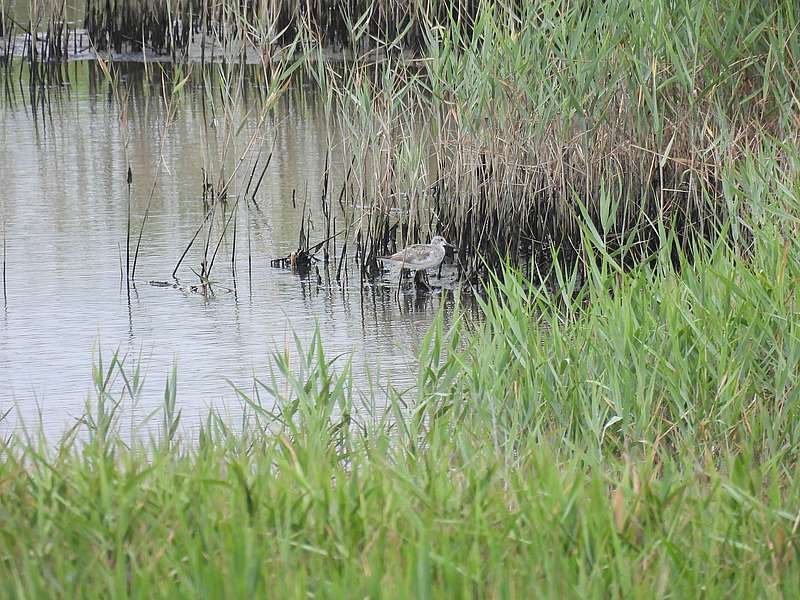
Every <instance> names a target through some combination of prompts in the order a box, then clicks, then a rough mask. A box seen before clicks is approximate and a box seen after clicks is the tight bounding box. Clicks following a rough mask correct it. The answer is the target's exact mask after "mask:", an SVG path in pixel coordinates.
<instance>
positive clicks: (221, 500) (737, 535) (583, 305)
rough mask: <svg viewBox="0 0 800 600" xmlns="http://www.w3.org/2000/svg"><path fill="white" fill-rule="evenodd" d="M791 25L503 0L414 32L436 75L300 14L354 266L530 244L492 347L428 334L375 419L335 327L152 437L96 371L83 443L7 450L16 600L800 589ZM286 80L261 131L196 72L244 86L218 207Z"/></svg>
mask: <svg viewBox="0 0 800 600" xmlns="http://www.w3.org/2000/svg"><path fill="white" fill-rule="evenodd" d="M423 4H424V3H423ZM423 4H419V6H422V5H423ZM141 5H142V6H145V5H146V3H141ZM98 6H99V5H98ZM147 6H150V5H147ZM164 6H169V5H166V4H165V5H164ZM276 6H277V5H276ZM280 6H283V5H280ZM228 17H230V18H231V19H234V20H236V22H237V23H239V24H240V25H241V24H242V23H243V21H241V20H240V19H239V17H242V15H241V14H239V13H238V12H236V11H233V12H232V13H230V14H228ZM448 18H449V17H448ZM796 19H797V13H796V10H794V4H793V3H791V2H789V1H788V0H787V1H785V2H781V1H776V2H774V3H771V4H769V5H768V6H761V5H758V6H756V5H753V4H752V3H749V2H744V1H742V2H734V3H732V4H731V3H724V4H723V3H718V2H714V1H712V0H704V1H701V2H692V3H690V2H682V1H681V2H634V3H630V2H622V1H609V2H604V3H592V4H591V5H584V4H583V3H573V4H570V5H568V6H565V4H564V3H563V2H556V1H555V0H553V1H552V2H538V3H536V4H535V6H534V7H529V8H526V7H524V6H520V7H517V6H514V7H510V6H506V5H505V4H503V3H499V2H498V3H494V2H486V3H481V4H480V6H479V7H478V8H476V12H475V16H474V19H471V20H470V24H469V26H468V27H467V26H464V24H463V22H462V20H459V19H458V18H452V19H450V20H448V21H447V22H446V26H444V27H442V26H439V25H437V24H435V23H434V22H433V21H431V22H428V23H427V26H425V27H421V28H417V29H415V32H416V33H415V35H418V36H422V37H423V40H424V43H421V45H415V46H414V47H415V48H422V50H420V55H419V56H417V57H416V59H414V57H413V56H409V55H407V54H403V53H402V51H403V50H404V49H406V48H407V45H406V44H404V38H403V37H402V35H400V34H397V35H395V34H391V35H389V36H388V37H380V36H378V37H377V39H376V37H375V36H376V34H375V32H374V31H372V30H371V29H370V27H369V26H368V25H369V23H368V22H367V21H361V20H360V19H354V20H353V22H354V23H355V25H354V26H352V27H350V28H349V30H350V32H351V34H352V40H351V44H352V46H353V47H355V48H361V47H364V46H369V47H372V48H375V47H377V48H379V49H380V50H381V52H380V58H381V62H380V64H375V57H376V55H375V54H373V53H369V54H365V55H364V56H361V57H360V58H358V57H357V58H356V59H355V60H354V61H353V62H350V63H347V64H344V65H334V64H333V63H331V62H330V61H328V60H327V57H326V56H325V54H324V53H323V52H321V47H322V44H321V43H320V41H321V38H319V37H315V35H316V34H315V31H314V27H312V26H310V25H308V24H306V26H305V28H304V29H302V31H299V32H298V33H297V38H296V39H295V41H296V44H297V47H299V48H302V51H303V56H304V59H303V60H304V62H303V63H302V65H303V69H302V71H303V72H304V74H305V76H306V77H307V78H310V81H311V82H313V87H314V89H319V90H322V91H323V92H330V93H331V95H330V97H331V100H330V101H329V104H328V109H329V111H330V115H331V123H332V125H334V126H336V127H338V128H339V129H340V130H342V131H343V132H344V134H345V135H344V137H345V139H346V140H347V141H346V143H345V145H346V147H345V148H344V149H343V150H341V152H340V154H343V155H345V156H354V157H355V158H356V160H355V161H353V163H352V164H353V176H352V180H351V183H350V184H348V185H350V188H349V189H348V194H349V195H348V196H347V200H348V202H352V203H353V205H354V206H355V205H356V204H358V205H359V206H362V205H363V206H364V209H363V210H361V212H360V214H354V215H353V220H352V221H351V222H353V223H355V224H356V225H355V226H356V227H357V231H358V235H359V236H360V237H359V251H361V252H363V253H364V254H362V257H364V258H365V263H369V256H368V255H369V254H373V255H374V254H377V253H379V252H380V249H381V247H386V246H391V244H393V243H396V241H397V238H398V237H399V238H401V241H410V240H412V239H414V238H418V237H424V236H425V234H426V232H427V231H428V230H430V229H438V230H439V231H440V232H443V233H445V234H446V235H447V236H448V237H449V238H451V240H452V241H456V242H458V243H459V245H460V246H461V247H462V248H464V254H462V257H461V258H462V259H467V258H472V257H474V258H472V260H473V261H474V262H473V263H472V264H471V265H468V270H473V271H474V270H476V269H477V268H479V267H480V266H481V264H482V263H480V261H481V260H486V261H488V262H492V261H493V258H494V260H495V263H494V264H497V263H496V259H497V257H503V258H504V259H506V258H507V257H513V258H515V259H517V261H518V260H519V258H520V257H521V256H525V255H526V254H529V253H533V259H532V261H531V267H530V270H529V271H527V273H528V275H523V274H521V273H520V272H519V271H517V270H516V269H515V268H514V267H512V266H510V265H508V264H507V265H505V266H504V267H503V268H501V269H499V270H497V271H496V273H497V274H496V275H494V276H493V277H489V278H488V279H490V281H489V282H488V284H487V288H486V292H485V295H484V296H482V300H481V302H482V311H483V314H484V317H485V322H484V324H483V325H482V326H480V327H479V329H478V330H477V331H471V330H468V328H467V326H466V325H465V324H464V323H462V322H460V321H459V320H458V319H456V321H455V323H454V324H453V325H452V326H451V327H449V328H448V329H445V328H444V326H443V324H442V320H438V321H437V322H436V323H434V325H433V327H432V328H431V331H430V333H429V334H428V336H427V337H426V340H425V343H424V344H423V347H422V349H421V351H420V357H419V362H420V368H419V380H418V385H417V386H416V388H415V389H414V390H413V391H410V392H407V393H404V394H401V393H399V392H398V391H396V390H391V389H390V390H389V391H388V395H387V398H386V399H385V402H384V398H383V397H382V396H375V395H374V394H375V393H376V392H372V391H361V390H356V389H354V386H353V383H352V379H351V377H350V370H349V365H348V363H347V362H346V360H345V359H341V358H340V359H338V360H330V359H329V358H328V357H327V356H326V355H325V353H324V350H323V345H322V343H321V341H320V340H319V339H315V340H314V341H313V342H312V343H311V344H310V346H309V347H307V348H298V354H299V355H300V359H299V360H292V359H290V358H289V354H288V353H287V354H279V355H277V356H276V359H275V373H274V376H273V377H266V378H264V379H263V380H260V381H258V382H256V386H255V390H256V391H255V392H253V393H250V392H246V391H244V390H240V391H238V394H239V396H240V398H241V401H242V404H243V406H244V408H245V415H246V416H245V418H243V422H242V423H241V426H237V427H235V428H234V427H233V426H232V425H231V424H230V423H227V422H226V421H224V420H223V419H221V418H220V417H219V416H217V415H215V414H213V413H212V414H210V415H209V417H208V419H207V421H206V423H205V424H204V426H203V427H202V430H201V431H200V432H198V433H196V435H189V434H183V435H182V434H181V429H180V424H181V423H180V418H181V413H180V391H179V390H180V386H179V384H178V381H177V378H178V373H176V372H173V374H172V375H171V376H170V378H169V380H168V381H167V382H166V385H165V400H164V407H163V411H162V414H161V415H160V419H155V417H154V421H158V422H159V423H160V424H159V426H158V427H156V428H155V429H153V430H152V434H151V435H150V436H149V437H148V433H147V431H149V430H144V433H143V434H142V435H141V436H139V437H134V438H133V439H129V438H126V437H125V436H123V434H122V433H121V427H120V410H121V408H122V407H123V405H124V403H125V402H129V401H131V398H135V397H136V395H137V390H138V389H139V386H140V384H141V380H140V377H139V374H138V373H137V372H136V371H135V369H134V370H131V368H130V367H129V366H127V365H126V364H125V361H124V360H122V359H121V358H120V357H118V356H115V357H113V358H112V360H111V362H110V363H102V362H98V364H97V365H96V367H95V370H94V378H95V379H94V383H95V393H94V395H93V396H92V398H91V399H90V401H89V402H88V404H87V410H86V415H85V416H84V418H83V419H81V421H80V422H79V423H78V424H77V425H76V427H75V428H74V429H73V430H72V431H71V432H70V433H68V434H67V435H66V436H65V437H64V439H63V440H61V441H59V442H58V443H55V444H54V443H48V442H45V441H43V440H41V439H39V437H38V434H37V433H36V430H33V433H32V434H31V435H30V436H26V435H24V433H16V434H12V435H10V436H9V437H8V438H7V439H5V440H4V441H3V443H2V446H0V456H2V459H0V516H2V518H1V519H0V594H2V595H3V596H7V597H20V598H28V597H30V598H38V597H70V598H71V597H98V596H101V597H118V598H127V597H146V598H151V597H169V598H173V597H180V596H183V597H198V596H203V597H248V596H267V595H268V596H277V597H308V596H313V597H384V596H385V597H415V598H418V597H441V596H457V597H463V596H475V597H512V598H513V597H526V598H527V597H530V596H532V595H537V596H543V597H561V596H568V597H580V598H586V597H597V598H607V597H619V598H622V597H624V598H630V597H634V598H635V597H640V598H652V597H674V598H684V597H704V598H705V597H712V598H713V597H725V598H727V597H767V598H783V597H797V596H798V595H800V589H798V588H800V562H799V559H798V551H800V548H799V547H798V534H799V533H800V482H798V479H797V477H796V475H795V473H796V467H797V460H798V448H800V403H799V402H798V388H797V384H796V374H797V372H798V366H800V365H799V364H798V363H799V362H800V331H798V322H800V321H798V304H797V303H798V297H797V289H798V282H800V241H799V240H800V237H799V236H798V235H797V233H798V224H799V223H800V175H798V173H800V169H799V168H798V167H800V156H798V149H797V148H798V143H797V142H798V121H797V116H796V115H797V114H798V106H797V103H798V101H797V82H798V81H799V80H800V79H799V78H798V71H797V65H798V64H800V61H798V60H797V57H798V53H800V44H799V42H798V40H800V37H798V32H797V30H798V28H797V25H798V24H797V22H796ZM422 23H423V24H424V21H422ZM418 25H419V24H418ZM248 31H249V34H248V35H251V36H254V37H253V39H256V38H258V37H259V36H260V35H262V34H265V32H267V33H268V31H267V30H264V31H261V30H260V29H259V27H256V26H254V27H253V28H252V29H250V30H248ZM273 33H274V32H273ZM384 33H386V32H385V31H384ZM170 35H174V32H172V33H170ZM362 38H363V39H362ZM259 39H260V38H259ZM415 39H417V38H415ZM359 40H361V41H359ZM284 58H285V60H286V62H285V63H284V64H282V65H281V68H280V69H278V70H277V72H278V77H277V78H276V79H272V78H271V77H272V74H273V71H271V70H270V69H268V68H267V60H266V59H263V57H262V59H263V62H262V64H261V65H260V66H261V78H260V79H259V81H262V82H263V83H264V86H263V87H264V88H265V89H266V90H267V91H265V92H263V94H264V96H265V97H264V98H263V102H264V104H263V110H259V111H258V112H257V113H254V115H256V116H253V115H250V116H249V117H248V115H247V114H242V113H241V112H240V111H239V108H240V105H243V104H245V103H244V101H243V100H242V98H243V90H244V89H245V88H244V87H243V83H242V82H243V79H241V78H240V77H243V75H241V73H243V71H242V72H239V71H236V67H235V65H227V64H223V65H221V66H220V67H219V71H218V73H219V77H218V78H217V79H214V78H211V77H210V76H209V77H206V76H204V77H203V82H204V85H205V87H206V88H211V87H214V88H215V89H216V88H219V89H218V90H217V91H218V92H223V93H224V94H225V96H224V98H226V100H225V101H220V103H219V104H218V105H217V106H216V107H213V106H212V108H213V109H214V111H215V114H220V115H222V116H223V117H224V123H225V127H224V128H223V132H222V133H221V134H220V135H222V136H223V138H222V142H221V145H220V146H219V147H218V148H217V149H218V150H219V151H218V152H216V150H213V149H212V151H213V152H216V153H211V154H205V155H204V165H205V166H206V167H207V168H206V171H208V172H210V173H211V181H213V182H214V185H215V187H214V189H215V190H223V191H226V190H227V189H228V187H229V184H230V185H231V186H234V187H231V194H232V195H237V197H238V195H239V192H238V191H237V190H239V188H241V187H244V185H243V184H242V185H239V183H240V182H239V179H241V180H242V182H243V181H244V179H246V178H248V174H250V173H254V172H255V171H256V166H257V165H258V163H257V162H253V163H252V165H251V163H249V162H248V165H247V166H243V165H242V163H241V159H240V160H239V163H236V162H235V161H234V164H233V165H231V164H230V161H231V160H232V159H231V158H230V157H231V156H244V153H243V152H240V150H246V149H250V148H251V146H252V147H253V148H255V147H256V146H257V145H258V144H256V141H257V140H256V138H255V137H252V138H249V139H243V140H237V143H234V142H229V141H228V140H229V138H230V139H233V138H234V133H238V132H239V130H241V129H243V128H244V125H245V124H246V123H247V122H248V121H247V119H248V118H251V119H252V118H258V119H261V120H263V119H264V118H266V116H267V115H268V113H269V111H268V108H269V104H270V102H272V101H274V100H275V98H276V97H277V93H278V91H280V90H282V89H283V86H284V83H287V82H288V74H290V73H293V72H294V70H295V69H297V71H298V72H300V70H301V69H300V67H299V63H297V62H292V61H293V59H291V58H290V57H284ZM104 72H105V73H106V76H107V77H108V79H109V80H110V81H112V82H113V81H115V78H114V76H113V75H114V71H113V69H112V68H109V70H108V71H107V72H106V71H105V69H104ZM187 73H188V70H187ZM237 73H239V75H237ZM281 73H283V74H287V73H288V74H287V75H286V79H285V80H284V79H281V78H280V76H281ZM182 81H183V82H185V81H186V80H185V79H184V78H183V76H181V77H176V78H174V80H173V81H172V83H171V86H167V87H168V88H170V87H171V89H172V91H173V93H174V96H175V98H174V101H173V98H172V95H169V98H170V99H169V101H167V100H166V97H167V93H166V92H165V103H166V104H167V105H168V106H169V107H172V106H177V105H178V104H179V103H180V102H181V98H180V95H179V92H180V90H181V89H182V88H183V84H182V83H181V82H182ZM168 83H169V82H168ZM114 89H121V88H116V87H115V88H114ZM165 89H166V88H165ZM273 92H274V94H273ZM209 95H210V94H209ZM167 112H168V113H169V111H167ZM165 131H166V128H165ZM165 135H166V134H165ZM254 140H255V141H254ZM237 144H238V145H237ZM206 145H209V144H206ZM251 160H256V161H257V160H258V159H257V158H256V159H252V157H251ZM344 162H347V161H344ZM237 173H238V177H237V179H236V180H235V181H234V177H233V176H234V175H236V174H237ZM249 177H250V179H252V175H250V176H249ZM230 182H233V183H230ZM234 188H235V189H234ZM247 188H248V189H249V185H248V186H247ZM244 195H245V196H246V195H247V191H245V194H244ZM397 214H400V215H401V216H400V217H397V216H396V215H397ZM390 217H391V218H390ZM142 227H144V225H142ZM220 235H224V234H220ZM211 237H212V236H211V233H210V230H209V233H208V235H207V240H206V247H207V248H208V247H209V240H210V239H211ZM493 240H499V242H497V244H496V245H495V242H494V241H493ZM362 244H363V246H362ZM476 250H477V251H478V252H476ZM467 251H469V252H470V256H469V257H468V256H467V255H466V252H467ZM508 260H509V262H512V261H511V260H510V259H508ZM542 282H545V284H546V285H543V284H542ZM376 387H377V386H376ZM384 403H385V404H386V409H385V411H381V412H379V413H374V412H370V411H369V410H366V409H364V406H376V405H378V406H382V405H383V404H384Z"/></svg>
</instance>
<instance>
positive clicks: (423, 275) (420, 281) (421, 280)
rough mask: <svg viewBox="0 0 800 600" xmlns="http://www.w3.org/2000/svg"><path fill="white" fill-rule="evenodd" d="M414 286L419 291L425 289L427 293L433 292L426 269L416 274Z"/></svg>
mask: <svg viewBox="0 0 800 600" xmlns="http://www.w3.org/2000/svg"><path fill="white" fill-rule="evenodd" d="M414 284H415V286H416V287H417V289H420V288H421V289H423V290H425V291H426V292H432V291H433V289H432V288H431V286H430V284H429V283H428V273H427V271H425V269H420V270H418V271H417V272H416V273H415V274H414Z"/></svg>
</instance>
